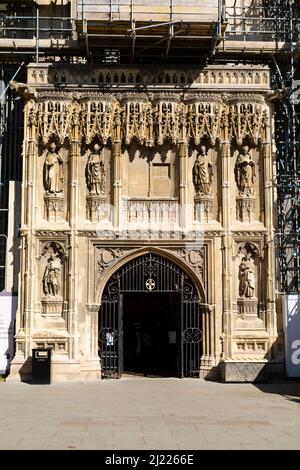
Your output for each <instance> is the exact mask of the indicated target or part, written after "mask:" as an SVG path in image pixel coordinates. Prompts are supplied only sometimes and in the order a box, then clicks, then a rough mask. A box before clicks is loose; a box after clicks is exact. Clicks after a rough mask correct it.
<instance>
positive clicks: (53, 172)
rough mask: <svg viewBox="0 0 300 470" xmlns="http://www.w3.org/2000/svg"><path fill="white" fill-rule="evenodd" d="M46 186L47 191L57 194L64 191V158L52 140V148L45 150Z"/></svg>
mask: <svg viewBox="0 0 300 470" xmlns="http://www.w3.org/2000/svg"><path fill="white" fill-rule="evenodd" d="M44 155H45V156H46V158H45V163H44V187H45V190H46V191H47V193H51V194H57V193H61V192H62V191H63V159H62V157H61V156H60V154H59V152H56V144H55V143H54V142H52V144H51V145H50V149H49V150H46V151H45V152H44Z"/></svg>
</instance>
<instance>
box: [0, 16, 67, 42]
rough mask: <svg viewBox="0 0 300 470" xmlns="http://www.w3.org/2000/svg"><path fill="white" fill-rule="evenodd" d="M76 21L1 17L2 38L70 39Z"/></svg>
mask: <svg viewBox="0 0 300 470" xmlns="http://www.w3.org/2000/svg"><path fill="white" fill-rule="evenodd" d="M73 23H74V20H73V19H72V18H67V17H50V16H49V17H46V16H39V13H38V11H37V14H36V16H6V15H0V38H5V39H37V38H39V39H69V38H70V37H71V36H72V33H73V31H74V26H73Z"/></svg>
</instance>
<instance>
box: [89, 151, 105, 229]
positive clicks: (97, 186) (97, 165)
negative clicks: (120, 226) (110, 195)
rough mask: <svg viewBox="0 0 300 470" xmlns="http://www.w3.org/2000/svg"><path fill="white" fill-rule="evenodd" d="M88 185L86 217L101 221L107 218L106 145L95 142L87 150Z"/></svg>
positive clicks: (90, 219) (91, 220)
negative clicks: (101, 145)
mask: <svg viewBox="0 0 300 470" xmlns="http://www.w3.org/2000/svg"><path fill="white" fill-rule="evenodd" d="M85 155H86V156H87V164H86V171H85V174H86V185H87V190H88V194H87V197H86V217H87V219H88V220H89V221H90V222H95V223H97V222H100V220H101V218H103V216H104V218H105V206H106V204H105V201H106V193H105V185H106V168H105V161H104V147H103V148H102V149H101V147H100V145H99V144H97V143H95V144H94V145H93V146H92V148H91V149H88V150H87V151H86V154H85Z"/></svg>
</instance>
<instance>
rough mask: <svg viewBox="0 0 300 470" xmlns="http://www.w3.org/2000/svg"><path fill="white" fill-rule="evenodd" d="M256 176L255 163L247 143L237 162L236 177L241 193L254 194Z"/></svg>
mask: <svg viewBox="0 0 300 470" xmlns="http://www.w3.org/2000/svg"><path fill="white" fill-rule="evenodd" d="M255 176H256V173H255V163H254V162H253V161H252V158H251V155H250V153H249V147H248V146H247V145H245V146H244V147H242V150H241V152H240V154H239V155H238V157H237V161H236V164H235V179H236V184H237V186H238V191H239V195H241V196H252V195H253V194H254V183H255Z"/></svg>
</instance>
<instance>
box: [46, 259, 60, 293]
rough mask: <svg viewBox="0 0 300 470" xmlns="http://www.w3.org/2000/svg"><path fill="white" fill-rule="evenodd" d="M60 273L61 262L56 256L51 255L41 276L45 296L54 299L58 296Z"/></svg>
mask: <svg viewBox="0 0 300 470" xmlns="http://www.w3.org/2000/svg"><path fill="white" fill-rule="evenodd" d="M60 271H61V261H60V259H59V257H58V256H55V254H54V253H51V255H50V258H49V259H48V262H47V266H46V268H45V272H44V276H43V291H44V294H45V295H47V296H54V297H57V296H58V293H59V290H60V284H59V277H60Z"/></svg>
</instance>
